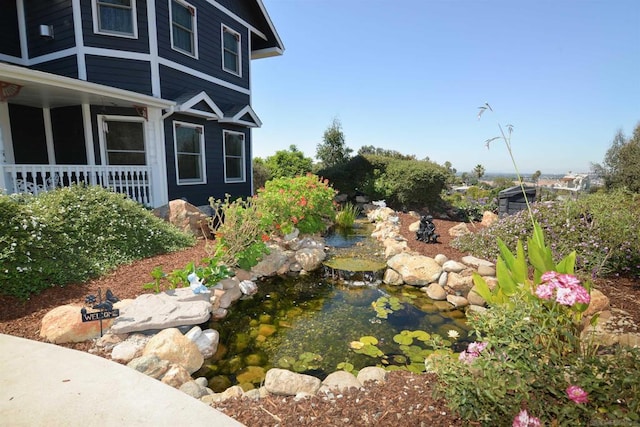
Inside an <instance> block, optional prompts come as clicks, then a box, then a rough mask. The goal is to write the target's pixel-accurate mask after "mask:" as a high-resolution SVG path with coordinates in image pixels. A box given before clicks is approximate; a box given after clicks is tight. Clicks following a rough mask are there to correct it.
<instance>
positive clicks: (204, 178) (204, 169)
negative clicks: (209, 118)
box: [173, 120, 207, 185]
mask: <svg viewBox="0 0 640 427" xmlns="http://www.w3.org/2000/svg"><path fill="white" fill-rule="evenodd" d="M178 126H184V127H189V128H192V129H200V170H202V179H200V180H197V181H196V180H191V179H189V180H186V179H183V180H181V179H180V170H179V169H178V141H177V139H176V133H177V132H176V127H178ZM204 149H205V144H204V126H202V125H197V124H195V123H188V122H181V121H177V120H174V121H173V153H174V155H173V157H174V161H175V165H176V184H178V185H202V184H206V183H207V164H206V161H205V151H204Z"/></svg>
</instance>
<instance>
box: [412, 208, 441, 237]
mask: <svg viewBox="0 0 640 427" xmlns="http://www.w3.org/2000/svg"><path fill="white" fill-rule="evenodd" d="M438 237H440V235H439V234H436V225H435V224H434V223H433V217H432V216H431V215H426V216H425V215H423V216H421V217H420V227H419V228H418V231H416V240H420V241H421V242H424V243H438Z"/></svg>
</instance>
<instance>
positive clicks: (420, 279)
mask: <svg viewBox="0 0 640 427" xmlns="http://www.w3.org/2000/svg"><path fill="white" fill-rule="evenodd" d="M387 266H389V268H392V269H393V270H395V271H396V272H398V273H399V274H400V275H401V276H402V280H403V281H404V283H406V284H408V285H414V286H423V285H428V284H429V283H432V282H435V281H437V280H438V278H439V277H440V274H441V273H442V267H440V264H438V263H437V262H435V260H434V259H433V258H430V257H426V256H422V255H411V254H408V253H401V254H398V255H394V256H393V257H391V258H389V259H388V260H387Z"/></svg>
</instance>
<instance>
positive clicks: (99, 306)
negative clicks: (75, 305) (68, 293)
mask: <svg viewBox="0 0 640 427" xmlns="http://www.w3.org/2000/svg"><path fill="white" fill-rule="evenodd" d="M118 301H120V299H118V297H116V296H115V295H114V294H113V292H111V290H110V289H107V293H106V296H105V299H104V301H103V300H102V290H101V289H100V288H98V298H96V296H95V295H87V296H86V297H85V299H84V302H85V304H89V305H91V309H92V310H98V311H88V310H87V308H86V307H82V308H81V309H80V314H81V315H82V321H83V322H93V321H94V320H99V321H100V336H102V320H104V319H113V318H116V317H118V316H120V310H119V309H117V308H113V304H114V303H116V302H118Z"/></svg>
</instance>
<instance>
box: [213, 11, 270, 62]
mask: <svg viewBox="0 0 640 427" xmlns="http://www.w3.org/2000/svg"><path fill="white" fill-rule="evenodd" d="M218 3H220V4H221V5H222V6H224V7H226V8H227V9H229V10H230V11H231V12H232V13H234V14H236V15H238V16H239V17H240V18H242V19H244V20H245V21H247V22H248V23H249V24H250V25H252V26H254V27H255V28H257V29H258V31H261V32H262V33H263V34H264V35H266V36H267V37H268V38H269V40H264V39H263V38H261V37H258V36H254V37H253V38H252V40H253V42H252V43H251V47H252V48H253V49H254V50H256V49H265V48H268V47H273V46H274V45H275V36H274V34H273V33H272V32H271V29H270V28H269V24H268V23H267V20H266V19H265V17H264V15H263V14H262V12H261V11H260V8H259V7H258V5H257V4H256V2H254V1H236V0H218Z"/></svg>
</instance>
